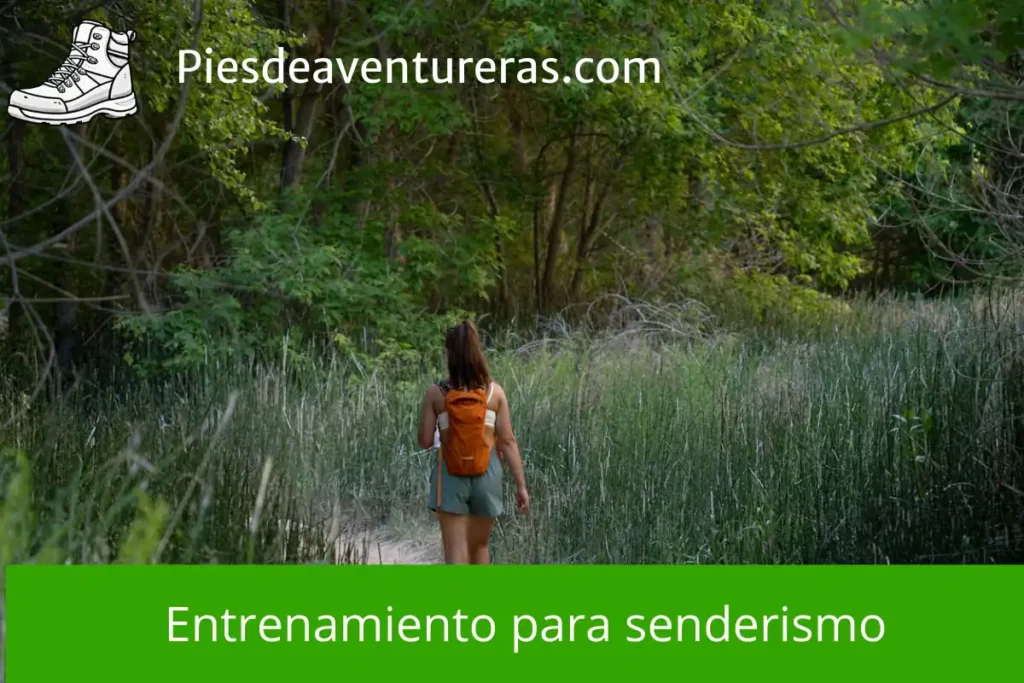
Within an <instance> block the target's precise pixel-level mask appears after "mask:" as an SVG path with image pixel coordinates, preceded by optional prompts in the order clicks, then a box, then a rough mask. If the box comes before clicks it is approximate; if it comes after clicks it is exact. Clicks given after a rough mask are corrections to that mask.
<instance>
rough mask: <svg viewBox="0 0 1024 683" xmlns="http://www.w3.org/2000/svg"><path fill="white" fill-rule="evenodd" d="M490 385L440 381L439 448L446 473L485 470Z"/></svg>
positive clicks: (491, 441)
mask: <svg viewBox="0 0 1024 683" xmlns="http://www.w3.org/2000/svg"><path fill="white" fill-rule="evenodd" d="M493 388H494V387H493V385H491V387H490V388H489V389H488V390H487V391H484V390H483V389H470V390H465V389H456V388H454V387H447V386H445V385H444V384H442V385H441V390H442V392H443V393H444V410H445V412H444V414H442V415H441V416H440V424H439V427H440V429H439V431H440V432H441V434H440V435H441V449H440V452H439V453H438V457H439V458H440V457H442V454H443V457H444V462H445V464H446V465H447V466H448V474H450V475H452V476H456V477H476V476H480V475H481V474H484V473H485V472H487V468H488V467H489V466H490V464H491V448H493V447H494V440H495V438H494V412H493V411H491V410H488V408H487V403H488V401H490V398H491V391H493Z"/></svg>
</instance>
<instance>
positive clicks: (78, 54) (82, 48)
mask: <svg viewBox="0 0 1024 683" xmlns="http://www.w3.org/2000/svg"><path fill="white" fill-rule="evenodd" d="M92 45H93V44H92V43H72V44H71V54H69V55H68V56H67V58H66V59H65V60H64V63H63V64H61V65H60V66H58V67H57V70H56V71H54V72H53V75H52V76H50V77H49V78H48V79H46V84H47V85H56V86H63V85H67V83H68V79H70V78H71V77H73V76H74V75H75V74H77V73H78V72H79V71H81V70H82V68H83V67H84V66H85V63H86V61H91V57H90V56H89V55H88V54H87V50H88V49H89V48H90V47H92Z"/></svg>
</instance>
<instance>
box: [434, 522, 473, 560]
mask: <svg viewBox="0 0 1024 683" xmlns="http://www.w3.org/2000/svg"><path fill="white" fill-rule="evenodd" d="M437 521H438V522H440V524H441V544H442V546H443V547H444V562H445V564H469V560H470V557H469V543H468V533H469V516H467V515H453V514H451V513H450V512H441V511H438V513H437Z"/></svg>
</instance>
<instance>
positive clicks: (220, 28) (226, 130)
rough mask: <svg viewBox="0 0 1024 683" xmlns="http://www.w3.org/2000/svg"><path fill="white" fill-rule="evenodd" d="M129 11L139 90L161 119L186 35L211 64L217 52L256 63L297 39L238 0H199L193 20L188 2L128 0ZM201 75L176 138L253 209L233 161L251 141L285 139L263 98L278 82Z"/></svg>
mask: <svg viewBox="0 0 1024 683" xmlns="http://www.w3.org/2000/svg"><path fill="white" fill-rule="evenodd" d="M131 12H132V14H133V20H134V21H133V25H134V26H136V27H138V28H137V30H138V31H139V32H140V35H142V32H143V31H144V36H143V39H142V40H140V41H138V43H137V44H136V45H137V47H136V46H133V49H138V48H141V49H140V50H139V54H138V55H137V57H136V59H133V68H137V71H138V74H139V75H138V76H137V77H136V78H137V82H138V84H139V90H140V91H141V94H142V97H143V98H144V99H145V100H146V101H147V102H148V103H149V106H150V107H151V109H152V111H153V112H155V113H157V114H161V115H163V116H165V117H168V119H165V122H166V121H168V120H169V118H170V117H172V116H173V115H174V114H175V110H176V108H177V107H178V106H179V101H180V97H181V94H182V87H183V84H182V83H181V78H180V73H179V52H180V51H181V50H183V49H192V45H193V41H195V44H196V46H197V47H196V49H197V51H199V52H200V54H201V55H203V57H204V58H206V57H209V58H210V59H212V60H214V63H215V64H216V62H217V61H218V60H221V59H225V58H232V59H234V60H235V61H236V62H237V63H239V64H240V63H241V62H242V61H243V60H245V59H247V58H255V59H257V60H258V62H259V63H261V64H262V62H263V61H264V60H265V59H266V58H267V57H268V56H269V55H274V54H276V50H277V47H278V45H280V44H284V43H285V42H286V41H287V42H290V43H294V42H296V41H297V37H296V36H290V35H286V34H285V33H283V32H281V31H279V30H276V29H273V28H269V27H267V26H266V25H264V23H263V22H262V21H261V20H260V18H259V17H258V16H256V15H254V13H253V11H252V8H251V3H249V2H247V1H246V0H206V1H205V2H204V3H203V9H202V13H201V15H200V21H201V23H200V24H198V25H197V24H196V22H195V15H194V8H193V6H192V4H191V3H172V4H170V5H169V4H168V3H166V2H162V1H161V0H132V2H131ZM207 49H209V50H211V53H210V54H209V55H207V54H206V50H207ZM136 64H137V65H138V66H137V67H135V66H134V65H136ZM204 74H205V68H204V69H202V70H200V71H199V72H195V73H193V74H191V76H190V78H191V80H190V82H189V90H188V94H187V101H186V105H185V110H184V116H183V117H182V120H181V130H180V131H179V133H178V137H179V138H180V141H179V144H184V145H187V146H188V147H190V148H191V149H193V150H195V151H196V152H198V153H199V154H200V155H202V157H203V158H204V159H205V160H206V163H207V166H208V170H209V173H210V175H211V176H212V178H213V179H215V180H216V181H217V182H219V183H221V184H222V185H223V186H224V187H225V188H226V189H228V190H230V191H231V192H233V193H235V194H237V195H238V196H240V197H242V198H243V199H245V200H247V201H248V202H249V203H250V204H251V205H252V206H253V207H254V208H261V207H263V206H264V204H265V202H264V201H262V200H261V199H260V198H259V197H258V196H257V194H256V193H255V188H253V187H252V186H251V184H250V182H249V179H248V178H247V177H246V173H245V172H244V171H243V170H242V167H241V162H242V160H243V158H244V156H245V154H246V152H247V151H248V146H249V145H250V144H252V143H253V142H254V141H257V140H262V139H265V138H274V137H277V138H281V139H285V138H287V133H286V132H285V131H284V130H283V129H282V128H281V126H280V125H279V124H278V123H277V122H276V121H275V120H274V119H273V118H271V116H270V107H269V106H268V105H267V104H265V101H266V98H265V96H266V94H267V91H268V89H269V92H270V93H271V94H274V93H277V94H280V93H281V92H282V90H283V89H284V86H283V85H282V84H279V83H273V84H269V85H268V84H267V83H265V82H263V81H260V82H258V83H255V84H245V83H241V82H238V83H235V84H233V85H222V84H220V83H218V82H217V81H216V80H214V81H213V82H212V83H206V82H205V81H206V78H205V75H204ZM214 79H216V74H214Z"/></svg>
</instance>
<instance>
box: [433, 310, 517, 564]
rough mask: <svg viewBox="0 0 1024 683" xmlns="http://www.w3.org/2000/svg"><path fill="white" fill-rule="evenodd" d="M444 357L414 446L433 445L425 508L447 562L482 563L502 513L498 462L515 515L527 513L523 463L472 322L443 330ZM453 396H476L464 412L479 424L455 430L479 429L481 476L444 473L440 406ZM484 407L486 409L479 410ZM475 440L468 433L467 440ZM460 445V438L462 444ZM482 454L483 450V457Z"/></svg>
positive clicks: (501, 394)
mask: <svg viewBox="0 0 1024 683" xmlns="http://www.w3.org/2000/svg"><path fill="white" fill-rule="evenodd" d="M445 356H446V358H447V361H448V379H447V380H445V381H443V382H441V383H439V384H435V385H433V386H431V387H430V388H429V389H427V392H426V395H425V396H424V397H423V411H422V414H421V417H420V428H419V444H420V447H421V448H430V447H431V446H434V447H439V451H438V457H437V462H436V463H434V464H433V466H432V467H431V476H430V494H429V498H428V503H427V505H428V507H429V508H430V509H431V510H433V511H434V512H435V513H436V514H437V519H438V522H439V523H440V525H441V542H442V545H443V546H444V559H445V562H446V563H447V564H488V563H489V562H490V540H491V528H492V526H493V524H494V519H495V518H496V517H497V516H498V515H500V514H502V512H503V511H504V509H503V505H502V488H501V487H502V461H504V462H507V463H508V465H509V469H510V470H511V471H512V477H513V479H514V480H515V485H516V505H517V506H518V508H519V513H520V514H525V513H526V512H527V511H528V510H529V507H530V495H529V493H527V491H526V480H525V479H524V477H523V461H522V458H520V456H519V446H518V445H517V444H516V437H515V435H514V434H513V433H512V420H511V418H510V416H509V410H508V400H507V399H506V397H505V392H504V390H503V389H502V388H501V386H500V385H498V384H497V383H496V382H494V381H493V380H492V379H491V375H490V371H489V370H488V367H487V360H486V359H485V358H484V353H483V348H482V347H481V345H480V335H479V334H478V333H477V330H476V327H475V326H474V325H473V323H471V322H470V321H468V320H467V321H463V322H462V323H460V324H458V325H456V326H455V327H453V328H451V329H450V330H448V334H447V338H446V339H445ZM453 395H457V396H461V397H470V399H469V400H470V401H472V400H473V398H472V397H478V398H476V399H475V400H477V401H478V403H479V408H480V411H479V412H477V413H471V412H470V413H466V414H468V415H479V416H480V419H479V422H478V423H475V422H472V420H470V419H461V420H460V421H459V429H470V430H472V429H476V430H479V431H480V435H479V436H480V439H478V440H477V442H476V443H481V444H485V445H484V446H483V448H485V449H487V448H489V449H490V453H489V456H490V462H489V463H487V462H486V461H484V462H483V464H482V467H481V468H480V469H484V468H486V471H483V472H482V473H481V474H477V475H472V476H456V475H453V474H451V473H449V466H448V462H447V460H446V458H445V457H444V455H443V454H442V453H441V449H443V446H442V445H441V444H444V443H446V442H447V439H446V436H447V435H448V429H449V421H448V417H449V416H448V414H447V410H448V407H449V406H451V405H452V404H451V403H447V404H446V397H449V398H450V397H451V396H453ZM485 403H486V411H484V410H483V408H484V404H485ZM470 410H472V408H471V409H470ZM467 424H468V425H469V427H466V425H467ZM453 429H454V426H453ZM476 436H478V435H476V434H473V435H471V437H470V439H469V440H470V441H472V437H476ZM464 442H466V439H463V440H462V443H464ZM491 444H493V446H492V445H491ZM487 455H488V454H487V451H486V450H485V451H484V452H483V457H484V458H486V457H487ZM456 464H458V463H456ZM456 471H459V470H456Z"/></svg>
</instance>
